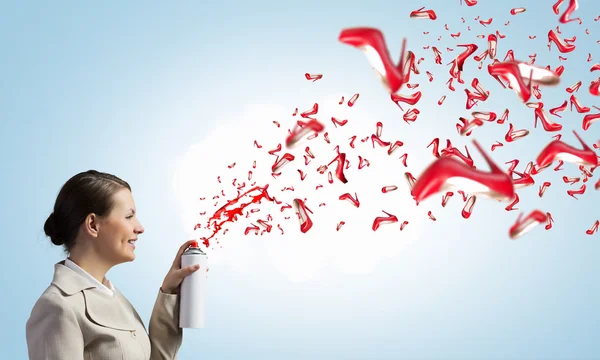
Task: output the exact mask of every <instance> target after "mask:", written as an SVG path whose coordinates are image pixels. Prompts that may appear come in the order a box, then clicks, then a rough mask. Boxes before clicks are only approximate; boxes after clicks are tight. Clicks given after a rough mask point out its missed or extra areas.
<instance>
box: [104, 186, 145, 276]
mask: <svg viewBox="0 0 600 360" xmlns="http://www.w3.org/2000/svg"><path fill="white" fill-rule="evenodd" d="M113 200H114V207H113V209H112V210H111V212H110V214H108V216H105V217H103V218H102V220H101V225H100V230H99V232H98V237H97V238H96V239H95V241H94V243H95V244H94V245H95V247H96V250H97V251H98V253H100V255H101V256H102V257H103V258H104V259H106V260H107V261H108V262H109V263H112V264H115V265H116V264H120V263H124V262H128V261H133V260H134V259H135V253H134V250H135V242H136V241H137V239H138V235H139V234H141V233H143V232H144V227H143V226H142V224H141V223H140V222H139V220H138V218H137V216H136V214H135V203H134V202H133V197H132V195H131V192H130V191H129V190H128V189H121V190H119V191H118V192H117V193H115V195H114V198H113Z"/></svg>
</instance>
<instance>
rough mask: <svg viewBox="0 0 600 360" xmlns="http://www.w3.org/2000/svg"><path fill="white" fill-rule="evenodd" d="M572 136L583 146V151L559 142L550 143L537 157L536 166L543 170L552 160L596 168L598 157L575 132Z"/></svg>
mask: <svg viewBox="0 0 600 360" xmlns="http://www.w3.org/2000/svg"><path fill="white" fill-rule="evenodd" d="M573 134H575V136H576V137H577V140H579V142H580V143H581V145H582V146H583V149H581V150H580V149H576V148H574V147H573V146H571V145H569V144H566V143H564V142H562V141H560V140H553V141H551V142H550V143H549V144H548V145H546V147H545V148H544V149H543V150H542V152H540V154H539V155H538V157H537V159H536V162H537V164H538V166H540V167H542V168H544V167H547V166H550V165H551V164H552V163H553V162H554V160H563V161H564V162H570V163H575V164H580V165H591V166H593V167H594V168H595V167H596V166H598V157H597V156H596V153H595V152H594V150H593V149H592V148H590V147H589V146H588V145H587V144H586V143H585V142H584V141H583V139H582V138H581V137H579V135H577V133H576V132H575V131H573Z"/></svg>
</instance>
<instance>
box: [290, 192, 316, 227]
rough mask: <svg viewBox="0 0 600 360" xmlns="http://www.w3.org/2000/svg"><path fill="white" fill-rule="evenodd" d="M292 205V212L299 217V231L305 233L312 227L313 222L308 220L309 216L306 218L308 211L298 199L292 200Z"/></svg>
mask: <svg viewBox="0 0 600 360" xmlns="http://www.w3.org/2000/svg"><path fill="white" fill-rule="evenodd" d="M293 205H294V210H296V211H297V212H298V216H299V217H300V219H299V220H300V231H302V232H303V233H306V232H307V231H308V230H310V228H311V227H312V226H313V222H312V220H311V219H310V216H308V212H309V211H310V209H309V208H307V207H306V205H305V204H304V201H302V200H300V199H294V202H293ZM310 213H311V214H312V211H310Z"/></svg>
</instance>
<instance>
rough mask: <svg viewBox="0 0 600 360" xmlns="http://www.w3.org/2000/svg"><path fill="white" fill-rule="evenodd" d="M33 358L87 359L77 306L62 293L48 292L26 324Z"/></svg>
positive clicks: (30, 355) (29, 348)
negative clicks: (74, 309) (70, 305)
mask: <svg viewBox="0 0 600 360" xmlns="http://www.w3.org/2000/svg"><path fill="white" fill-rule="evenodd" d="M26 337H27V349H28V352H29V359H30V360H64V359H72V360H83V351H84V345H83V334H82V332H81V328H80V327H79V323H78V322H77V317H76V316H75V313H74V312H73V309H71V308H70V307H68V306H67V304H66V302H65V299H64V298H63V297H62V295H60V294H45V295H44V296H42V297H41V298H40V299H39V300H38V302H37V303H36V304H35V306H34V307H33V310H32V311H31V316H30V318H29V320H28V321H27V325H26Z"/></svg>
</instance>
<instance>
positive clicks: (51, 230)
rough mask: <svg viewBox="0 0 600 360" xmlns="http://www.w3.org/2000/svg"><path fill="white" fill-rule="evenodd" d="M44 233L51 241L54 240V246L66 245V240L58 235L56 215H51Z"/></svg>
mask: <svg viewBox="0 0 600 360" xmlns="http://www.w3.org/2000/svg"><path fill="white" fill-rule="evenodd" d="M44 232H45V233H46V235H47V236H49V237H50V240H52V243H53V244H54V245H57V246H61V245H64V243H65V242H64V240H63V239H62V238H60V237H58V236H57V234H56V215H54V213H52V214H50V216H48V219H46V223H45V224H44Z"/></svg>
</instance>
